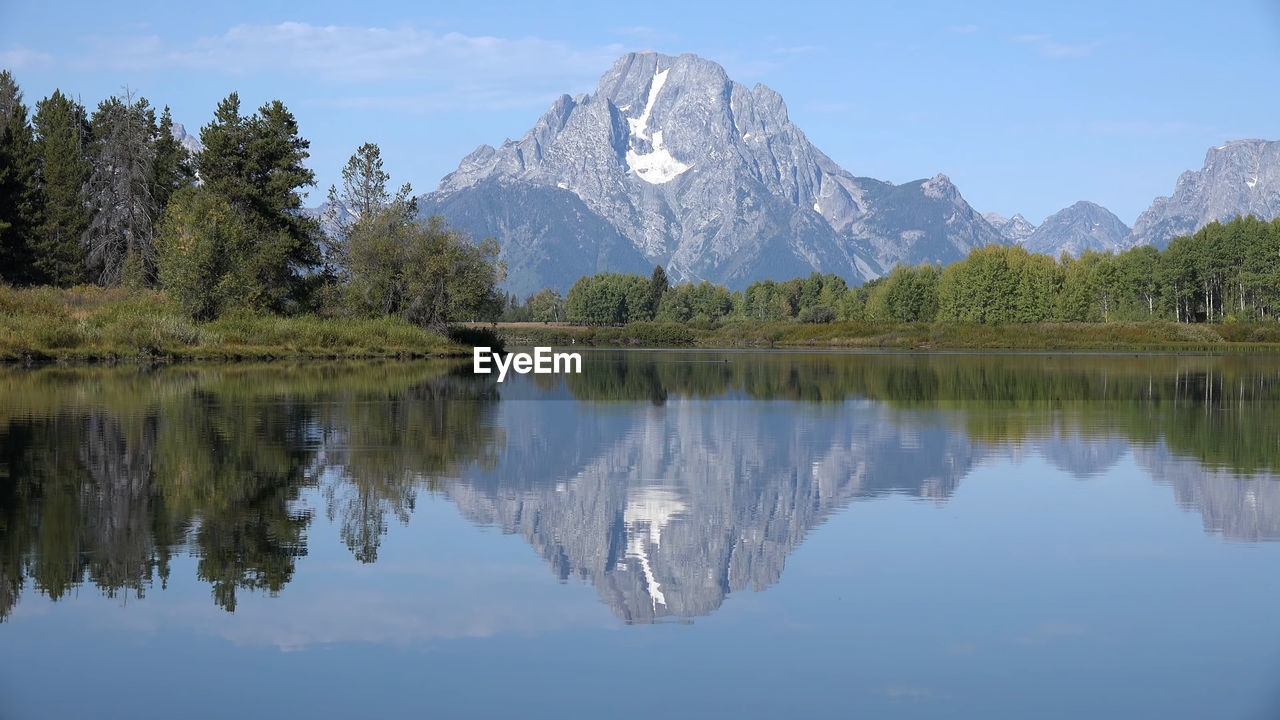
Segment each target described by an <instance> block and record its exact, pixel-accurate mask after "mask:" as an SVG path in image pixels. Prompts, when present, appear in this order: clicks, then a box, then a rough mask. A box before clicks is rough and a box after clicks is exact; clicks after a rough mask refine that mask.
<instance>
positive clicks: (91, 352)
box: [0, 287, 1280, 364]
mask: <svg viewBox="0 0 1280 720" xmlns="http://www.w3.org/2000/svg"><path fill="white" fill-rule="evenodd" d="M475 326H476V327H490V326H489V324H488V323H483V324H480V323H478V324H475ZM496 330H497V335H498V337H499V338H500V339H501V340H502V341H505V342H506V344H507V345H554V346H576V345H582V346H586V347H593V346H596V347H705V348H716V347H720V348H815V349H817V348H831V349H865V350H875V349H887V350H919V351H928V350H1025V351H1044V350H1062V351H1073V350H1074V351H1122V352H1196V353H1204V352H1211V353H1222V352H1257V353H1280V323H1275V322H1270V323H1232V322H1228V323H1222V324H1185V323H1171V322H1112V323H1036V324H1028V325H976V324H952V323H912V324H898V325H873V324H868V323H862V322H836V323H827V324H807V323H797V322H793V321H781V322H754V321H736V322H727V323H723V324H721V325H719V326H710V325H705V326H701V327H699V326H695V325H684V324H680V323H659V322H640V323H631V324H629V325H623V326H581V325H567V324H543V323H535V322H525V323H499V324H498V325H497V326H496ZM470 353H471V351H470V349H469V347H468V346H467V345H466V344H463V343H459V342H454V341H452V340H450V339H449V338H445V337H442V336H440V335H438V334H436V333H433V332H430V331H428V330H425V329H423V328H420V327H417V326H415V325H413V324H411V323H409V322H407V321H405V320H402V319H400V318H394V317H384V318H377V319H352V318H342V317H322V316H316V315H303V316H296V317H279V316H273V315H259V314H251V313H232V314H229V315H226V316H223V317H221V318H219V319H217V320H214V321H211V322H204V323H200V322H194V321H192V320H190V319H189V318H187V317H185V316H184V315H183V314H182V313H181V312H180V311H179V310H178V309H177V308H176V307H175V306H174V305H173V304H172V303H171V302H170V301H169V299H168V298H167V297H166V296H165V295H164V294H163V293H160V292H155V291H138V290H125V289H120V288H114V289H104V288H99V287H80V288H72V289H69V290H60V289H57V288H28V289H15V288H9V287H0V362H10V363H27V364H36V363H48V362H72V363H74V362H86V363H88V362H134V361H137V362H169V361H180V360H213V361H217V360H222V361H241V360H273V359H329V358H332V359H348V358H350V359H358V358H429V357H460V356H467V355H470Z"/></svg>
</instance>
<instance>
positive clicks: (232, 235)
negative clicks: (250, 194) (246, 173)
mask: <svg viewBox="0 0 1280 720" xmlns="http://www.w3.org/2000/svg"><path fill="white" fill-rule="evenodd" d="M252 236H253V229H252V228H250V227H249V226H248V224H247V223H246V222H245V218H244V216H243V215H242V214H240V213H237V212H235V211H234V210H233V209H232V207H231V204H230V203H229V202H228V201H227V200H226V199H225V198H224V197H222V196H220V195H218V194H216V193H215V192H213V191H212V190H210V189H209V188H208V187H207V186H199V187H187V188H183V189H181V190H179V191H178V192H177V193H175V194H174V196H173V198H172V199H171V201H170V203H169V208H168V210H167V211H166V212H165V217H164V220H163V222H162V223H161V226H160V231H159V234H158V238H157V245H158V266H159V280H160V286H161V287H163V288H165V290H167V291H168V292H169V293H170V295H171V296H172V297H173V298H174V300H175V302H177V303H178V305H179V307H181V308H182V309H183V311H184V312H185V313H186V314H187V315H188V316H190V317H192V318H195V319H196V320H209V319H212V318H215V317H217V316H219V315H221V314H222V313H224V312H227V311H228V310H231V309H233V308H240V307H246V308H253V305H252V304H251V303H250V302H248V301H249V299H250V298H251V297H254V294H253V293H252V292H251V288H253V286H254V285H255V284H256V282H257V280H258V278H256V277H254V275H253V269H252V268H253V261H252V258H251V257H246V256H250V255H252V253H253V252H254V250H255V249H256V248H255V243H254V242H253V241H252V239H251V238H252Z"/></svg>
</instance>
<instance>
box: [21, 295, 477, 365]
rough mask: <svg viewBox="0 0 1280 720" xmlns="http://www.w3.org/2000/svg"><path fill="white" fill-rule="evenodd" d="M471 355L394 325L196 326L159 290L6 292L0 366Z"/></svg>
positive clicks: (390, 321)
mask: <svg viewBox="0 0 1280 720" xmlns="http://www.w3.org/2000/svg"><path fill="white" fill-rule="evenodd" d="M469 353H470V350H469V349H468V348H467V347H465V346H463V345H460V344H458V343H455V342H453V341H451V340H449V339H448V338H445V337H442V336H440V335H438V334H436V333H433V332H430V331H428V330H424V329H422V328H420V327H417V326H415V325H413V324H411V323H409V322H407V321H405V320H402V319H399V318H393V317H384V318H377V319H350V318H329V317H320V316H315V315H302V316H296V317H278V316H273V315H257V314H251V313H232V314H229V315H226V316H223V317H221V318H218V319H217V320H214V321H211V322H207V323H200V322H194V321H192V320H190V319H189V318H187V317H186V316H184V315H183V314H182V313H181V312H180V311H178V310H177V309H176V308H175V307H174V306H173V305H172V304H171V303H170V302H169V300H168V298H167V297H166V296H165V295H164V294H163V293H160V292H154V291H137V290H124V289H119V288H113V289H104V288H99V287H80V288H72V289H69V290H60V289H57V288H29V289H15V288H8V287H0V361H2V362H21V363H45V362H118V361H146V362H155V361H162V362H163V361H175V360H272V359H285V358H289V359H320V358H335V359H336V358H426V357H451V356H463V355H467V354H469Z"/></svg>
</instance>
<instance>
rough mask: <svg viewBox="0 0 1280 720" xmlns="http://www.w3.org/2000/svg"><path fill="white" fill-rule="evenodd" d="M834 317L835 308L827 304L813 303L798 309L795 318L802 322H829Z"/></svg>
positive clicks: (833, 319)
mask: <svg viewBox="0 0 1280 720" xmlns="http://www.w3.org/2000/svg"><path fill="white" fill-rule="evenodd" d="M835 319H836V309H835V308H833V307H830V306H828V305H813V306H810V307H807V308H805V309H803V310H801V311H800V315H799V316H797V317H796V320H798V321H800V322H802V323H829V322H834V321H835Z"/></svg>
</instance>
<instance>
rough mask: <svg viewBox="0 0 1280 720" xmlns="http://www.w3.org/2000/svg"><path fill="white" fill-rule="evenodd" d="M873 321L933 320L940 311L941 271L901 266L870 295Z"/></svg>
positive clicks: (869, 317)
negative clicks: (939, 289)
mask: <svg viewBox="0 0 1280 720" xmlns="http://www.w3.org/2000/svg"><path fill="white" fill-rule="evenodd" d="M864 312H865V316H866V319H867V320H868V321H870V322H881V323H883V322H931V321H932V320H933V319H934V317H936V316H937V314H938V270H937V269H936V268H934V267H933V266H932V265H921V266H920V267H917V268H908V267H904V266H902V265H899V266H897V267H895V268H894V269H893V271H892V272H891V273H889V276H888V277H887V278H885V280H884V281H883V282H881V283H877V285H876V287H875V289H873V290H872V291H871V292H870V294H869V295H868V296H867V301H866V308H865V311H864Z"/></svg>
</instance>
